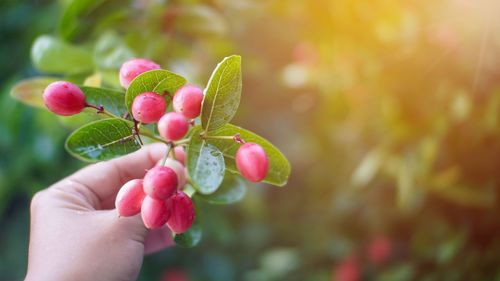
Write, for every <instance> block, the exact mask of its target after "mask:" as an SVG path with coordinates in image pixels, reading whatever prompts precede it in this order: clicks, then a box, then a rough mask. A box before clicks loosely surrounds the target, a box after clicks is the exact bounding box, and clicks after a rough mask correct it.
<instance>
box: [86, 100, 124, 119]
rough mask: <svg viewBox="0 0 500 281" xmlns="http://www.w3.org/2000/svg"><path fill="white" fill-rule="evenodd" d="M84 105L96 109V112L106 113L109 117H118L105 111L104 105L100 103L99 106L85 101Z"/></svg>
mask: <svg viewBox="0 0 500 281" xmlns="http://www.w3.org/2000/svg"><path fill="white" fill-rule="evenodd" d="M85 107H90V108H94V109H96V110H97V113H102V114H104V115H107V116H109V117H111V118H119V117H118V116H116V115H114V114H112V113H110V112H108V111H106V110H105V109H104V106H102V104H101V105H100V106H96V105H92V104H89V103H85Z"/></svg>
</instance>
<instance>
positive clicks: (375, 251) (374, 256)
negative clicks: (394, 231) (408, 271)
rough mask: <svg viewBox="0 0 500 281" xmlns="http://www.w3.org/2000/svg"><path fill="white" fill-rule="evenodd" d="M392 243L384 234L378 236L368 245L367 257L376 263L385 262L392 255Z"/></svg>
mask: <svg viewBox="0 0 500 281" xmlns="http://www.w3.org/2000/svg"><path fill="white" fill-rule="evenodd" d="M391 253H392V244H391V241H390V240H389V239H388V238H387V237H384V236H380V237H376V238H375V239H373V240H372V241H371V242H370V244H369V245H368V249H367V253H366V254H367V257H368V260H370V261H371V262H373V263H375V264H384V263H386V262H387V261H388V260H389V258H390V257H391Z"/></svg>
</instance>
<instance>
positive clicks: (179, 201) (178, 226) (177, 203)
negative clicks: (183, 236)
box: [167, 191, 195, 233]
mask: <svg viewBox="0 0 500 281" xmlns="http://www.w3.org/2000/svg"><path fill="white" fill-rule="evenodd" d="M170 202H171V204H172V216H171V217H170V219H169V220H168V222H167V225H168V227H169V228H170V230H172V232H174V233H183V232H185V231H186V230H188V229H189V228H190V227H191V225H193V221H194V219H195V212H194V205H193V201H191V198H189V196H187V194H186V193H184V192H182V191H177V192H176V193H175V194H174V196H172V197H171V198H170Z"/></svg>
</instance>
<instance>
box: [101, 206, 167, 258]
mask: <svg viewBox="0 0 500 281" xmlns="http://www.w3.org/2000/svg"><path fill="white" fill-rule="evenodd" d="M98 213H100V215H101V216H102V217H103V219H105V220H107V223H108V225H110V227H111V228H112V229H113V230H112V232H113V233H116V235H119V236H118V237H123V238H124V239H130V240H133V241H137V242H139V243H141V244H142V245H144V253H145V254H151V253H154V252H158V251H160V250H163V249H165V248H167V247H171V246H173V245H174V242H173V240H172V232H171V231H170V229H169V228H168V226H167V225H166V224H165V225H164V226H163V227H161V228H158V229H152V230H148V229H147V228H146V227H145V226H144V223H143V222H142V218H141V215H140V214H137V215H135V216H131V217H122V216H120V215H119V214H118V212H117V211H116V209H113V210H103V211H98Z"/></svg>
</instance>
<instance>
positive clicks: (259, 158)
mask: <svg viewBox="0 0 500 281" xmlns="http://www.w3.org/2000/svg"><path fill="white" fill-rule="evenodd" d="M236 167H237V168H238V170H239V171H240V173H241V175H242V176H243V177H244V178H246V179H247V180H249V181H252V182H259V181H261V180H263V179H264V178H266V175H267V171H268V170H269V159H268V158H267V154H266V151H264V148H262V146H260V145H258V144H256V143H252V142H248V143H245V144H243V145H242V146H240V148H239V149H238V152H236Z"/></svg>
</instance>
